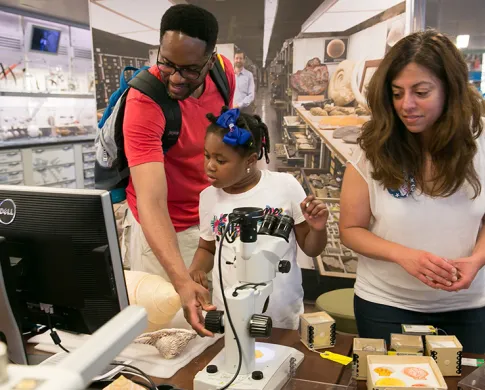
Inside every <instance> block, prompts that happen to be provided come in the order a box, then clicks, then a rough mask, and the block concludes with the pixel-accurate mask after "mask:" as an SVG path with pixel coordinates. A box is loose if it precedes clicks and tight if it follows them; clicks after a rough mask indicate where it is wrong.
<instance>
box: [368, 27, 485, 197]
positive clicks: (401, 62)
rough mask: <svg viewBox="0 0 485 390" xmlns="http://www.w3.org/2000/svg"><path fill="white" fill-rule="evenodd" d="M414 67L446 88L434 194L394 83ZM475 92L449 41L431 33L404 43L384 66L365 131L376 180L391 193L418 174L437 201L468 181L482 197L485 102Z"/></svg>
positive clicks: (373, 85)
mask: <svg viewBox="0 0 485 390" xmlns="http://www.w3.org/2000/svg"><path fill="white" fill-rule="evenodd" d="M410 63H416V64H418V65H420V66H423V67H425V68H427V69H429V70H430V71H431V73H433V74H434V75H435V76H436V77H437V78H438V79H439V80H441V82H442V83H443V87H444V94H445V103H444V108H443V113H442V114H441V116H440V118H438V120H437V121H436V122H435V124H434V126H433V128H432V129H431V131H432V136H431V137H430V141H429V143H428V144H427V145H426V148H427V152H428V153H429V154H430V155H431V158H432V163H433V168H434V177H433V179H432V181H433V185H432V186H431V188H429V189H426V187H425V185H424V179H423V171H424V161H425V153H424V151H423V145H422V144H421V142H420V139H419V135H418V134H413V133H411V132H410V131H408V130H407V129H406V127H405V126H404V124H403V123H402V121H401V120H400V118H399V117H398V115H397V113H396V111H395V109H394V105H393V95H392V87H391V84H392V81H393V80H395V79H396V77H397V76H398V74H399V73H400V72H401V71H402V70H403V69H404V67H406V66H407V65H408V64H410ZM472 88H473V87H472V86H470V85H469V83H468V69H467V65H466V63H465V61H464V59H463V57H462V55H461V53H460V52H459V50H458V49H457V48H456V47H455V45H454V44H453V43H452V42H451V41H450V40H449V39H448V38H447V37H445V36H444V35H442V34H439V33H438V32H436V31H434V30H427V31H422V32H417V33H414V34H411V35H409V36H407V37H405V38H403V39H401V40H400V41H399V42H398V43H397V44H396V45H395V46H394V47H393V48H392V49H391V50H390V51H389V52H388V53H387V55H386V56H385V58H384V59H383V61H382V62H381V63H380V65H379V68H378V69H377V71H376V72H375V74H374V76H373V77H372V80H371V82H370V84H369V88H368V91H369V93H368V102H369V107H370V110H371V112H372V119H371V120H370V121H369V122H367V123H366V124H365V125H364V126H363V132H362V136H361V138H360V140H359V143H360V146H361V147H362V149H363V150H364V151H365V154H366V157H367V158H368V160H369V161H370V162H371V164H372V167H373V170H374V171H373V174H372V177H373V178H374V179H375V180H377V181H378V182H380V183H381V184H382V185H383V186H384V187H385V188H388V189H397V188H399V187H400V186H401V185H402V184H404V182H405V176H406V175H412V176H413V177H414V178H415V180H416V183H417V184H418V187H419V188H420V189H422V190H423V191H425V189H426V191H425V192H426V193H427V194H428V195H430V196H434V197H448V196H450V195H453V194H454V193H455V192H457V191H458V190H459V189H460V188H461V187H462V185H463V184H464V183H465V182H467V183H469V184H470V185H471V187H472V189H473V191H474V196H473V198H476V197H477V196H478V195H479V194H480V192H481V184H480V180H479V178H478V174H477V172H476V170H475V167H474V165H473V158H474V156H475V154H476V152H477V145H476V139H477V138H478V137H479V136H480V134H481V133H482V127H483V126H482V121H481V113H482V103H483V99H482V98H481V97H480V96H479V95H478V94H477V93H476V92H474V91H473V90H472Z"/></svg>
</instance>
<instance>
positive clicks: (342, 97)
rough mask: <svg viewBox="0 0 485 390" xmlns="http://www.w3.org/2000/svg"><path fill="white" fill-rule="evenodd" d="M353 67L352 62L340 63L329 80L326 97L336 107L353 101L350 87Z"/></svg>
mask: <svg viewBox="0 0 485 390" xmlns="http://www.w3.org/2000/svg"><path fill="white" fill-rule="evenodd" d="M354 65H355V64H354V62H353V61H350V60H345V61H342V62H341V63H340V64H339V66H338V67H337V69H336V70H335V72H334V73H333V75H332V77H331V79H330V83H329V85H328V96H329V97H330V98H331V99H333V100H334V102H335V104H336V105H337V106H347V105H349V104H350V103H352V102H353V101H354V100H355V96H354V93H353V92H352V85H351V78H352V71H353V69H354Z"/></svg>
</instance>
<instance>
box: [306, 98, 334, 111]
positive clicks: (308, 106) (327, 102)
mask: <svg viewBox="0 0 485 390" xmlns="http://www.w3.org/2000/svg"><path fill="white" fill-rule="evenodd" d="M333 103H334V101H333V100H332V99H324V100H320V101H317V102H307V103H302V105H301V106H302V107H303V108H304V109H305V110H307V111H309V110H310V109H312V108H314V107H319V108H324V107H325V106H326V105H331V104H333Z"/></svg>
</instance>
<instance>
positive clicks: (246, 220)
mask: <svg viewBox="0 0 485 390" xmlns="http://www.w3.org/2000/svg"><path fill="white" fill-rule="evenodd" d="M263 217H264V211H263V209H260V208H258V207H240V208H237V209H234V210H233V212H232V213H231V215H230V216H229V220H230V223H237V224H238V225H239V230H240V239H241V242H256V240H257V232H258V222H259V221H260V220H262V219H263Z"/></svg>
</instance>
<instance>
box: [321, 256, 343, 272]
mask: <svg viewBox="0 0 485 390" xmlns="http://www.w3.org/2000/svg"><path fill="white" fill-rule="evenodd" d="M322 261H323V263H324V265H325V268H327V269H328V270H329V271H333V272H344V266H343V264H342V263H341V262H340V260H339V259H338V257H334V256H322Z"/></svg>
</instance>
